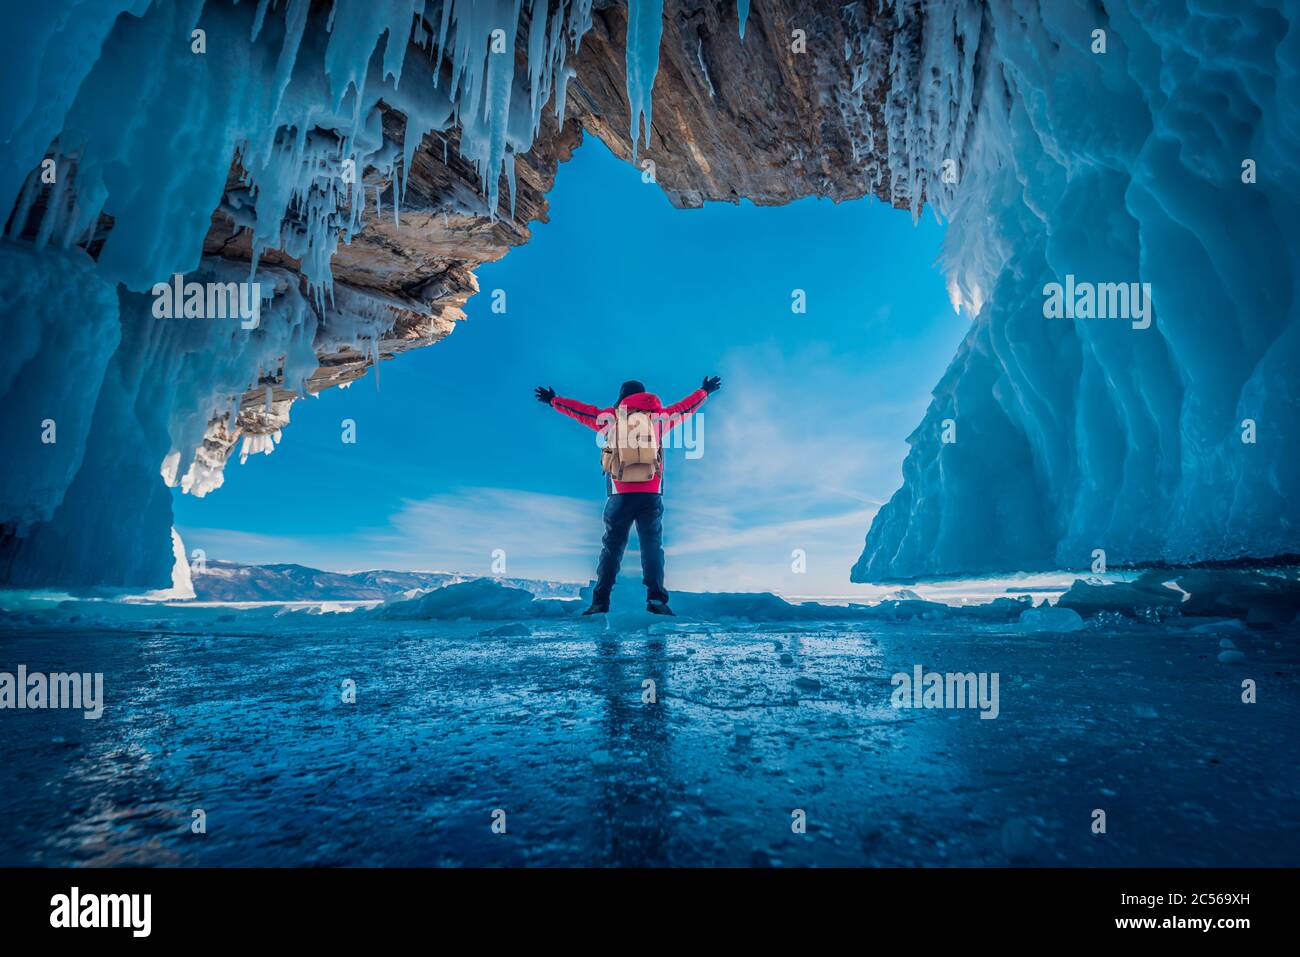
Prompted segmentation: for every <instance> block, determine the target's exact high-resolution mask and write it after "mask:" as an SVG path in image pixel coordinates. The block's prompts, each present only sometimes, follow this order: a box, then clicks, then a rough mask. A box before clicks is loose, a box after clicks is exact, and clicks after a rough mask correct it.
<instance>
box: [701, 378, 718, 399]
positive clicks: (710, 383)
mask: <svg viewBox="0 0 1300 957" xmlns="http://www.w3.org/2000/svg"><path fill="white" fill-rule="evenodd" d="M700 388H701V389H703V390H704V391H705V392H707V393H708V394H709V395H713V393H715V392H717V391H718V390H719V389H721V388H722V380H721V379H719V378H718V377H717V376H715V375H706V376H705V377H704V384H703V385H702V386H700Z"/></svg>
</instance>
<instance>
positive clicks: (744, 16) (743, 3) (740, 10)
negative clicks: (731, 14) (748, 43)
mask: <svg viewBox="0 0 1300 957" xmlns="http://www.w3.org/2000/svg"><path fill="white" fill-rule="evenodd" d="M736 14H737V17H738V19H739V20H740V39H742V40H743V39H745V21H746V20H748V19H749V0H736Z"/></svg>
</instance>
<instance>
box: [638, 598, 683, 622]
mask: <svg viewBox="0 0 1300 957" xmlns="http://www.w3.org/2000/svg"><path fill="white" fill-rule="evenodd" d="M645 610H646V611H648V612H650V614H652V615H670V616H672V617H673V618H676V617H677V613H676V612H674V611H673V610H672V609H671V608H669V607H668V606H667V605H666V604H664V603H663V602H661V601H648V602H646V603H645Z"/></svg>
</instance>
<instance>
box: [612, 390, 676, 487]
mask: <svg viewBox="0 0 1300 957" xmlns="http://www.w3.org/2000/svg"><path fill="white" fill-rule="evenodd" d="M600 468H601V470H602V471H603V472H604V473H605V474H606V475H608V476H609V477H610V478H612V479H614V480H615V481H616V482H649V481H652V480H653V479H654V477H655V476H656V475H658V474H659V471H660V469H661V468H663V450H662V449H660V448H659V435H658V433H656V432H655V423H654V419H653V418H652V417H651V415H650V413H649V412H645V411H642V410H641V409H628V408H626V407H625V406H619V408H618V412H617V417H616V419H615V421H614V425H613V428H611V429H610V430H609V431H608V432H607V433H606V434H605V448H604V449H603V450H602V451H601V453H600Z"/></svg>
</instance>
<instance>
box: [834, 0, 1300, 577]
mask: <svg viewBox="0 0 1300 957" xmlns="http://www.w3.org/2000/svg"><path fill="white" fill-rule="evenodd" d="M923 6H924V12H923V16H921V11H920V10H919V9H918V7H917V5H916V4H899V5H897V12H898V15H899V16H900V18H902V21H900V22H903V21H906V20H907V18H908V17H913V16H921V19H922V20H923V26H918V22H917V21H916V20H911V21H908V22H910V24H911V26H910V27H905V28H901V29H900V37H899V38H898V39H897V40H896V41H895V42H894V46H893V47H892V50H891V51H889V53H888V54H887V55H891V56H892V58H893V59H892V61H891V62H890V63H888V64H886V65H884V66H883V67H882V68H883V69H890V70H892V71H893V78H894V83H895V84H896V85H903V86H906V87H907V92H908V95H907V96H905V97H902V98H901V101H900V103H899V104H896V105H894V106H893V107H892V108H891V111H890V115H889V121H890V123H889V129H890V137H889V149H890V153H891V166H893V168H894V170H895V174H896V176H895V190H896V192H897V198H899V199H901V200H903V201H910V202H912V203H913V205H914V206H919V204H920V198H921V197H922V196H924V197H925V199H927V200H928V201H930V202H931V203H933V204H934V205H935V206H936V207H937V208H938V209H940V210H941V211H942V212H943V213H944V214H946V215H947V216H948V217H950V219H951V225H950V227H949V231H948V235H947V239H946V246H945V254H944V260H945V261H944V268H945V271H946V272H947V274H948V281H949V286H950V291H951V293H952V296H953V299H954V303H956V304H960V305H961V307H962V309H963V311H964V312H965V313H966V314H967V315H969V316H971V318H972V327H971V330H970V334H969V335H968V336H967V338H966V340H965V342H964V343H963V345H962V347H961V349H960V350H959V352H958V354H957V356H956V357H955V358H954V359H953V362H952V365H951V367H950V368H949V370H948V372H947V373H946V375H945V376H944V378H943V380H942V381H941V382H940V383H939V385H938V386H937V387H936V389H935V391H934V400H933V402H932V404H931V406H930V409H929V411H928V412H927V414H926V416H925V419H924V421H923V422H922V423H921V424H920V425H919V426H918V427H917V429H916V430H915V431H914V432H913V433H912V435H911V436H910V437H909V440H908V441H909V443H910V445H911V450H910V453H909V454H908V456H907V459H906V461H905V463H904V465H903V484H902V487H901V488H900V489H899V491H898V492H897V494H895V495H894V497H893V498H892V499H891V500H890V501H889V502H888V503H887V504H886V505H885V506H884V507H883V508H882V509H881V510H880V512H879V514H878V515H877V517H876V518H875V520H874V522H873V524H872V526H871V529H870V531H869V532H868V534H867V539H866V545H865V548H864V551H863V553H862V557H861V559H860V560H859V561H858V563H857V564H856V565H855V567H854V568H853V572H852V577H853V580H855V581H874V580H881V579H890V578H908V577H912V576H924V575H943V574H956V573H970V572H986V571H1002V570H1009V569H1041V568H1049V567H1062V568H1075V569H1078V568H1085V567H1089V566H1091V565H1092V563H1093V561H1094V554H1095V552H1096V551H1097V550H1101V551H1103V552H1104V553H1105V559H1106V561H1107V563H1108V564H1109V565H1111V566H1113V565H1118V564H1121V563H1125V562H1142V561H1159V560H1165V561H1187V560H1201V559H1221V558H1236V557H1241V556H1247V555H1253V556H1265V555H1274V554H1279V553H1300V414H1298V413H1300V408H1297V401H1298V394H1300V390H1298V389H1297V383H1298V382H1300V377H1298V373H1300V321H1298V320H1300V305H1298V304H1300V287H1298V286H1297V268H1296V267H1297V260H1298V258H1300V226H1298V223H1300V208H1298V204H1297V191H1296V188H1295V184H1296V182H1297V176H1298V175H1300V168H1297V165H1298V162H1300V108H1298V107H1300V103H1298V102H1297V98H1300V76H1298V75H1297V73H1298V72H1300V6H1298V5H1297V4H1295V3H1292V2H1251V3H1247V2H1238V0H1210V2H1204V3H1196V4H1185V3H1183V2H1154V3H1153V2H1144V3H1137V2H1130V3H1125V2H1118V3H1106V4H1105V5H1104V7H1103V6H1102V5H1100V4H1097V3H1094V2H1081V0H1054V2H1051V3H1046V2H1043V3H1039V2H1030V0H993V2H989V3H965V2H935V3H927V4H924V5H923ZM932 68H933V70H932ZM894 92H895V93H896V94H897V93H899V92H900V91H899V89H898V88H897V86H896V88H895V91H894ZM945 161H952V164H951V165H950V166H949V167H948V169H949V171H950V172H951V173H953V174H955V175H953V176H950V177H949V178H948V180H945V179H944V177H943V170H944V164H945ZM1070 277H1073V280H1071V279H1070ZM1071 281H1072V282H1073V283H1074V284H1075V288H1076V289H1083V290H1085V291H1086V289H1087V288H1088V287H1089V285H1091V287H1092V288H1093V290H1094V291H1097V290H1101V289H1103V288H1104V289H1106V290H1107V296H1108V298H1107V302H1108V305H1114V306H1120V305H1122V303H1119V302H1115V303H1110V300H1109V290H1110V289H1115V288H1116V287H1114V286H1105V285H1104V284H1131V283H1138V284H1142V283H1147V284H1149V291H1150V303H1151V306H1152V310H1151V317H1150V323H1149V326H1147V327H1145V328H1143V327H1142V321H1141V320H1132V321H1130V320H1129V319H1125V318H1103V317H1102V316H1100V315H1098V313H1100V312H1101V311H1102V310H1100V309H1091V310H1090V309H1088V308H1084V309H1082V310H1078V311H1077V312H1076V313H1075V314H1074V315H1073V317H1072V318H1071V317H1061V318H1049V317H1048V316H1047V315H1045V304H1046V303H1047V301H1048V299H1049V298H1050V293H1049V292H1048V290H1050V289H1051V285H1050V284H1053V283H1057V284H1061V285H1065V284H1066V283H1068V282H1071ZM1138 288H1139V289H1141V288H1142V287H1140V286H1139V287H1138ZM1077 301H1078V302H1079V303H1080V304H1083V300H1082V299H1078V300H1077ZM1048 311H1049V312H1050V309H1049V310H1048ZM1105 311H1106V312H1107V313H1109V314H1111V315H1114V314H1116V313H1118V312H1120V311H1122V310H1119V309H1117V308H1108V309H1107V310H1105ZM1085 313H1088V315H1084V314H1085ZM945 439H947V440H948V441H945Z"/></svg>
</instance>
